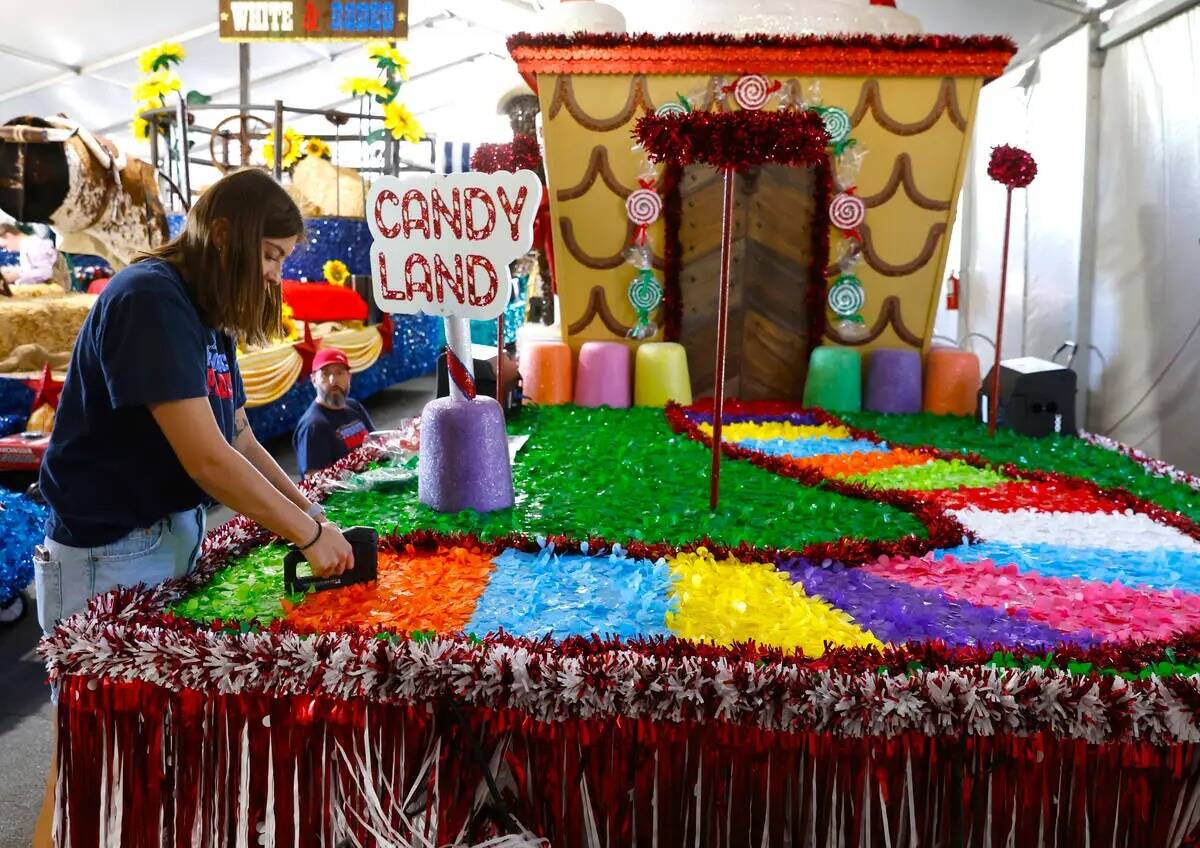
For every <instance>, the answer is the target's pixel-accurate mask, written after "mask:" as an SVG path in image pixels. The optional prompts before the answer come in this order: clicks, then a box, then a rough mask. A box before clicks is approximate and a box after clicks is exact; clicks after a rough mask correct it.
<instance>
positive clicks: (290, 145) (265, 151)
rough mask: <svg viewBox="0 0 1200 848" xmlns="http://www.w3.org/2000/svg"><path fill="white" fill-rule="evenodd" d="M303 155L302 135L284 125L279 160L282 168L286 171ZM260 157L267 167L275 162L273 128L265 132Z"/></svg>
mask: <svg viewBox="0 0 1200 848" xmlns="http://www.w3.org/2000/svg"><path fill="white" fill-rule="evenodd" d="M303 155H304V136H302V135H300V134H299V133H298V132H296V131H295V130H294V129H292V128H291V127H284V130H283V151H282V152H281V153H280V157H279V158H280V162H281V164H282V165H283V169H284V170H285V171H286V170H288V169H290V168H292V167H293V166H295V164H296V163H297V162H299V161H300V157H301V156H303ZM262 157H263V160H264V161H265V162H266V163H267V165H268V167H270V166H273V165H274V164H275V130H271V131H270V132H268V133H267V137H266V138H265V139H264V140H263V146H262Z"/></svg>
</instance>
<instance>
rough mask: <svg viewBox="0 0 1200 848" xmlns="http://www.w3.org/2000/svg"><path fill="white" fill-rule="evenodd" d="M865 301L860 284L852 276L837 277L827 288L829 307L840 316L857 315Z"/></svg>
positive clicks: (865, 297) (865, 296) (864, 294)
mask: <svg viewBox="0 0 1200 848" xmlns="http://www.w3.org/2000/svg"><path fill="white" fill-rule="evenodd" d="M866 302H867V295H866V293H865V292H864V291H863V288H862V284H861V283H859V281H858V280H857V279H855V278H854V277H838V280H837V282H836V283H834V285H833V288H831V289H830V290H829V308H830V309H832V310H833V311H834V312H835V313H837V314H838V315H841V316H847V317H848V316H850V315H857V314H858V312H859V311H860V310H861V309H862V308H863V305H864V304H865V303H866Z"/></svg>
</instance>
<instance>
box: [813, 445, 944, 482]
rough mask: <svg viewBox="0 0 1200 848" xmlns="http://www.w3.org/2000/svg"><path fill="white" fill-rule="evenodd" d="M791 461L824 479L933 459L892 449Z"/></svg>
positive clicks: (919, 463) (882, 469)
mask: <svg viewBox="0 0 1200 848" xmlns="http://www.w3.org/2000/svg"><path fill="white" fill-rule="evenodd" d="M792 461H793V462H794V463H795V464H796V465H797V466H799V467H801V468H815V469H816V470H817V471H820V472H821V473H822V474H824V475H825V476H826V477H851V476H854V475H857V474H870V473H871V472H873V471H884V470H886V469H888V468H902V467H905V466H910V465H924V464H925V463H927V462H932V461H933V457H931V456H930V455H929V454H925V453H920V452H919V451H912V450H905V449H903V448H893V449H892V450H889V451H880V452H876V453H846V454H823V455H821V456H811V457H806V458H804V459H795V460H792Z"/></svg>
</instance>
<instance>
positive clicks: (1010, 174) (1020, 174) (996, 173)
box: [988, 144, 1037, 436]
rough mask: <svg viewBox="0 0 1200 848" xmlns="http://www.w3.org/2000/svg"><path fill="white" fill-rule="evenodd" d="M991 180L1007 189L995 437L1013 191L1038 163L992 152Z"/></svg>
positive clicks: (1022, 155)
mask: <svg viewBox="0 0 1200 848" xmlns="http://www.w3.org/2000/svg"><path fill="white" fill-rule="evenodd" d="M988 176H989V177H991V178H992V179H993V180H995V181H996V182H998V183H1000V184H1001V185H1003V186H1005V187H1006V188H1007V189H1008V199H1007V202H1006V205H1005V208H1004V250H1003V252H1002V253H1001V254H1000V257H1001V258H1000V315H999V317H997V319H996V358H995V361H994V362H993V364H992V385H991V390H990V391H989V392H988V394H989V397H988V434H989V435H992V436H994V435H996V416H997V414H998V412H999V409H1000V345H1001V342H1002V341H1003V337H1004V296H1005V294H1006V292H1007V289H1008V241H1009V235H1010V234H1011V233H1012V193H1013V189H1017V188H1025V187H1026V186H1028V185H1029V184H1030V183H1031V182H1033V178H1034V177H1036V176H1037V162H1035V161H1034V160H1033V156H1031V155H1030V154H1029V152H1028V151H1025V150H1022V149H1021V148H1019V147H1011V146H1009V145H1007V144H1003V145H1000V146H999V147H993V148H992V159H991V161H990V162H989V163H988Z"/></svg>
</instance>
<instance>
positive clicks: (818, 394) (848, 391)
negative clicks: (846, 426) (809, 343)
mask: <svg viewBox="0 0 1200 848" xmlns="http://www.w3.org/2000/svg"><path fill="white" fill-rule="evenodd" d="M804 405H805V406H817V407H820V408H821V409H828V410H831V411H837V412H858V411H859V410H861V409H862V356H861V355H860V354H859V352H858V351H857V350H854V349H852V348H848V347H827V346H825V345H822V346H821V347H818V348H815V349H814V350H813V352H812V356H811V357H810V358H809V363H808V380H807V381H806V382H805V384H804Z"/></svg>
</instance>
